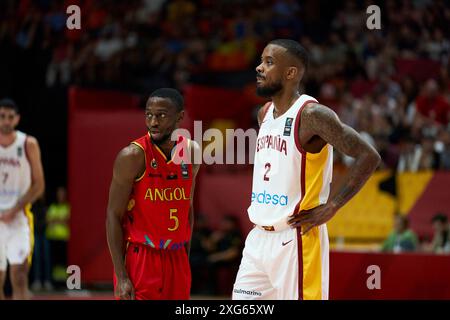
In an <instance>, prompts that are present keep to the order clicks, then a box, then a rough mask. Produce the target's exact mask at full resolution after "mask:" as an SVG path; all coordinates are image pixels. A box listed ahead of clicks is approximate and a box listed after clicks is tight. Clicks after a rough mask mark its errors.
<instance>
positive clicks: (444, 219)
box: [431, 212, 448, 223]
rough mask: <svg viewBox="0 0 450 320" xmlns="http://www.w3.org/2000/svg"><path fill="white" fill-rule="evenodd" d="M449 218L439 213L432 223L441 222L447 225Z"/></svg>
mask: <svg viewBox="0 0 450 320" xmlns="http://www.w3.org/2000/svg"><path fill="white" fill-rule="evenodd" d="M447 221H448V217H447V216H446V215H445V214H443V213H442V212H438V213H436V214H435V215H434V216H433V219H431V222H433V223H434V222H441V223H447Z"/></svg>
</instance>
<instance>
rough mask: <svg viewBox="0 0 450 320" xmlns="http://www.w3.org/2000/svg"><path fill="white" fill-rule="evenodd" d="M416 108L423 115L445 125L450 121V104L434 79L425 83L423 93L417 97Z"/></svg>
mask: <svg viewBox="0 0 450 320" xmlns="http://www.w3.org/2000/svg"><path fill="white" fill-rule="evenodd" d="M416 108H417V110H418V111H419V112H420V113H421V114H422V115H424V116H426V117H428V118H430V119H433V120H435V121H436V122H439V123H441V124H443V125H446V124H447V123H448V121H449V119H448V113H449V111H450V104H449V102H448V101H447V99H446V98H445V96H444V95H443V94H442V93H441V92H440V89H439V86H438V83H437V82H436V80H434V79H430V80H428V81H427V82H426V83H425V85H424V87H423V89H422V93H421V94H420V95H419V96H418V97H417V99H416Z"/></svg>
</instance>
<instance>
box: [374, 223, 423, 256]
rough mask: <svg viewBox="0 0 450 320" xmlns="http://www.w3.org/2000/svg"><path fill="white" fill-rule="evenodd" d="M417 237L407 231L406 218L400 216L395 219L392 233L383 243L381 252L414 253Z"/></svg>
mask: <svg viewBox="0 0 450 320" xmlns="http://www.w3.org/2000/svg"><path fill="white" fill-rule="evenodd" d="M417 243H418V242H417V236H416V234H415V233H414V231H412V230H411V229H408V218H407V217H405V216H402V215H397V216H396V217H395V224H394V231H393V232H392V233H391V234H390V235H389V236H388V238H387V239H386V240H385V241H384V243H383V246H382V248H381V250H382V251H383V252H393V253H399V252H405V251H415V250H416V248H417Z"/></svg>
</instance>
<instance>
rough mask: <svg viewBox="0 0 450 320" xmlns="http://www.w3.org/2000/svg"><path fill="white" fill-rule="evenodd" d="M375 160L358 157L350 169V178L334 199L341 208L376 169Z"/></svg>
mask: <svg viewBox="0 0 450 320" xmlns="http://www.w3.org/2000/svg"><path fill="white" fill-rule="evenodd" d="M375 168H376V167H375V166H374V163H373V161H370V160H368V159H367V157H361V158H358V159H357V160H356V161H355V163H354V164H353V166H352V167H351V169H350V172H349V175H348V178H347V179H346V180H345V181H344V182H343V186H342V188H341V189H340V190H339V191H338V192H337V193H336V195H335V196H334V197H333V199H332V201H333V202H334V203H335V204H336V205H337V206H338V207H339V208H340V207H342V206H343V205H344V204H346V203H347V202H348V201H349V200H350V199H351V198H352V197H353V196H354V195H355V194H356V193H358V191H359V190H360V189H361V188H362V187H363V185H364V184H365V183H366V181H367V180H368V179H369V177H370V175H371V174H372V173H373V171H374V170H375Z"/></svg>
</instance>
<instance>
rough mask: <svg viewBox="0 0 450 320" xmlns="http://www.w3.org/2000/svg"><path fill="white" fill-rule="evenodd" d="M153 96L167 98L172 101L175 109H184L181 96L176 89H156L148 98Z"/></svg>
mask: <svg viewBox="0 0 450 320" xmlns="http://www.w3.org/2000/svg"><path fill="white" fill-rule="evenodd" d="M154 97H157V98H164V99H169V100H170V101H171V102H172V103H173V105H174V106H175V108H176V109H177V111H183V110H184V99H183V96H182V95H181V93H180V92H179V91H178V90H176V89H172V88H160V89H156V90H155V91H153V92H152V94H151V95H150V97H149V98H154Z"/></svg>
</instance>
